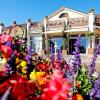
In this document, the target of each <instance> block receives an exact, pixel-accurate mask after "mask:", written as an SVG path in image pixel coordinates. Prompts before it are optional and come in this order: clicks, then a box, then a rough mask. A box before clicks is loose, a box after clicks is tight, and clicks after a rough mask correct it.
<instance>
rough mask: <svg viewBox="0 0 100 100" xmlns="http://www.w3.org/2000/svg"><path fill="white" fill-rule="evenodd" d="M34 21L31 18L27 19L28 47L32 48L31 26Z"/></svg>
mask: <svg viewBox="0 0 100 100" xmlns="http://www.w3.org/2000/svg"><path fill="white" fill-rule="evenodd" d="M31 24H32V21H31V19H28V21H27V49H29V48H30V46H31V43H30V27H31Z"/></svg>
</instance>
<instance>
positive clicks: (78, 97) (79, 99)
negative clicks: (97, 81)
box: [73, 94, 84, 100]
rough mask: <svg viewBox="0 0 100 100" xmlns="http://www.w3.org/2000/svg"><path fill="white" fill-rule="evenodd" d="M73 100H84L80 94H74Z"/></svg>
mask: <svg viewBox="0 0 100 100" xmlns="http://www.w3.org/2000/svg"><path fill="white" fill-rule="evenodd" d="M73 100H84V99H83V97H82V96H81V95H80V94H74V95H73Z"/></svg>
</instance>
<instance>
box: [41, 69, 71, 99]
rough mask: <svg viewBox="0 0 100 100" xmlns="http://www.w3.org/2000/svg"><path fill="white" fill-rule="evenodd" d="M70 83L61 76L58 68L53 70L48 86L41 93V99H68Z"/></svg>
mask: <svg viewBox="0 0 100 100" xmlns="http://www.w3.org/2000/svg"><path fill="white" fill-rule="evenodd" d="M69 90H70V84H69V82H68V81H67V80H65V79H64V78H63V77H62V72H61V71H60V70H55V71H54V74H53V76H52V80H51V81H50V82H49V86H48V88H46V89H45V90H44V93H43V94H42V95H41V100H68V93H69Z"/></svg>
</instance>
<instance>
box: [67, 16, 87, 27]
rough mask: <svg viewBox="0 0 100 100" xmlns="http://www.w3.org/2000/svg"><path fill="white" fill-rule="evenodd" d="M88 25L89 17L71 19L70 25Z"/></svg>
mask: <svg viewBox="0 0 100 100" xmlns="http://www.w3.org/2000/svg"><path fill="white" fill-rule="evenodd" d="M87 25H88V17H80V18H72V19H69V26H70V27H78V26H87Z"/></svg>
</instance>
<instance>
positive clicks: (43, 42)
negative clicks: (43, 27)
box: [42, 34, 46, 50]
mask: <svg viewBox="0 0 100 100" xmlns="http://www.w3.org/2000/svg"><path fill="white" fill-rule="evenodd" d="M45 48H46V47H45V34H42V49H43V50H45Z"/></svg>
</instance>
